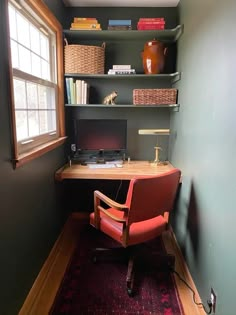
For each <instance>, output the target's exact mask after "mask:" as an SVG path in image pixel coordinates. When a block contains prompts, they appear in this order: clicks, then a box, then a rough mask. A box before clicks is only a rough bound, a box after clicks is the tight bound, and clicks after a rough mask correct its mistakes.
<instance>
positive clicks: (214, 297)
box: [210, 288, 216, 314]
mask: <svg viewBox="0 0 236 315" xmlns="http://www.w3.org/2000/svg"><path fill="white" fill-rule="evenodd" d="M210 300H211V303H212V313H213V314H215V312H216V294H215V291H214V290H213V289H212V288H211V298H210Z"/></svg>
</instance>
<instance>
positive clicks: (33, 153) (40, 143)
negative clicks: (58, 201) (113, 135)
mask: <svg viewBox="0 0 236 315" xmlns="http://www.w3.org/2000/svg"><path fill="white" fill-rule="evenodd" d="M8 17H9V46H10V52H11V53H10V56H11V63H10V68H11V87H12V89H11V90H12V127H13V135H14V142H15V143H14V152H15V156H14V161H15V163H16V166H18V165H20V164H22V163H24V162H26V161H29V160H31V159H33V158H35V157H38V156H39V155H41V154H43V153H44V152H47V151H49V150H50V149H52V148H54V147H55V146H57V145H60V144H61V143H62V142H63V141H64V139H65V137H64V136H65V130H64V105H63V98H64V96H63V95H64V91H63V70H62V67H63V62H62V56H63V54H62V48H63V45H62V30H61V26H60V24H59V23H58V21H57V20H56V18H55V17H54V16H53V15H52V13H51V12H50V11H49V10H48V8H47V7H46V5H45V4H44V3H43V1H41V0H40V1H36V0H24V1H23V0H21V1H20V0H18V1H16V0H14V1H13V0H10V1H8Z"/></svg>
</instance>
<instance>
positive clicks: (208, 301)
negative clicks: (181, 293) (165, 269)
mask: <svg viewBox="0 0 236 315" xmlns="http://www.w3.org/2000/svg"><path fill="white" fill-rule="evenodd" d="M170 270H171V271H172V272H173V273H175V274H176V275H177V276H178V278H179V279H180V280H181V281H182V282H183V283H184V284H185V285H186V286H187V287H188V288H189V290H190V291H191V292H192V293H193V302H194V303H195V304H196V305H198V306H202V307H203V309H204V311H205V313H206V314H211V312H212V302H211V300H207V305H208V306H209V311H207V310H206V307H205V305H204V304H203V303H201V302H197V301H196V293H195V291H194V290H193V289H192V288H191V287H190V285H189V284H188V283H187V282H186V281H185V280H184V279H183V278H182V277H181V276H180V274H179V273H178V272H177V271H176V270H175V269H174V268H171V267H170Z"/></svg>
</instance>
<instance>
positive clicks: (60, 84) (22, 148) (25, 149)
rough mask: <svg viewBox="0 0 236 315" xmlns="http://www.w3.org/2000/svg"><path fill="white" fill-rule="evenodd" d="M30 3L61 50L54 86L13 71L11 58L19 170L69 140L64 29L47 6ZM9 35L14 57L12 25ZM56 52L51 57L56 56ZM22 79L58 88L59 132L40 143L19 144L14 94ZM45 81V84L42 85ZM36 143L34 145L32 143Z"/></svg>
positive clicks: (38, 1) (45, 136)
mask: <svg viewBox="0 0 236 315" xmlns="http://www.w3.org/2000/svg"><path fill="white" fill-rule="evenodd" d="M20 3H21V4H22V3H26V4H27V6H28V7H29V8H30V9H31V10H32V12H35V14H37V15H38V16H40V18H41V19H42V21H43V28H44V29H45V25H46V26H47V27H49V28H50V29H51V30H52V31H53V32H54V33H55V43H53V47H52V50H54V49H55V48H56V49H57V53H56V61H55V62H54V64H53V67H54V70H55V71H54V72H55V75H54V77H53V76H52V79H53V81H54V82H50V81H47V80H42V79H39V78H37V79H36V77H35V78H34V76H32V75H30V74H24V75H25V76H24V75H23V76H22V73H21V71H20V70H19V69H12V67H11V58H10V69H11V70H12V71H10V90H11V104H12V105H11V112H12V130H13V154H14V156H13V161H14V166H15V167H18V166H20V165H22V164H24V163H25V162H27V161H30V160H32V159H34V158H36V157H38V156H40V155H42V154H44V153H46V152H48V151H49V150H51V149H54V148H56V147H57V146H59V145H61V144H62V143H64V141H65V139H66V137H65V117H64V81H63V79H64V71H63V42H62V27H61V25H60V23H59V22H58V21H57V19H56V18H55V16H54V15H53V14H52V12H51V11H50V10H49V9H48V7H47V6H46V5H45V3H44V2H43V1H42V0H25V1H21V2H20ZM5 5H6V16H7V18H8V1H5ZM7 31H8V35H9V42H8V49H9V56H10V31H9V23H8V25H7ZM54 52H55V50H54V51H52V52H50V53H54ZM14 77H16V78H22V79H24V80H26V79H29V80H32V82H34V83H36V84H45V85H46V86H49V87H52V88H55V95H57V97H56V100H55V104H56V111H57V114H58V120H57V124H56V126H57V132H56V133H55V132H54V131H53V132H51V131H50V132H49V133H47V134H42V135H40V136H38V139H36V138H34V139H29V141H28V143H27V141H24V145H22V144H19V145H18V143H17V138H16V119H15V108H14V90H13V78H14ZM41 80H42V81H41ZM32 140H33V141H32Z"/></svg>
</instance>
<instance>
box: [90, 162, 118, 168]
mask: <svg viewBox="0 0 236 315" xmlns="http://www.w3.org/2000/svg"><path fill="white" fill-rule="evenodd" d="M88 167H89V168H114V167H116V165H115V164H114V163H109V164H100V163H98V164H89V165H88Z"/></svg>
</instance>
